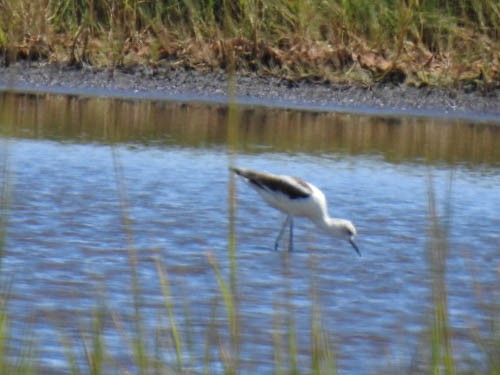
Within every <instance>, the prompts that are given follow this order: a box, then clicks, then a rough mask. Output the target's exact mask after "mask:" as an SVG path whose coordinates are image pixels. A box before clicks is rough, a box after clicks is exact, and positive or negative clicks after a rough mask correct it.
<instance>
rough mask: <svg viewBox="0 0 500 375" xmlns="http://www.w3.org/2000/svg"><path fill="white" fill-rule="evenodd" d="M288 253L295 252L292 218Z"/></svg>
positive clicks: (291, 220)
mask: <svg viewBox="0 0 500 375" xmlns="http://www.w3.org/2000/svg"><path fill="white" fill-rule="evenodd" d="M288 251H293V217H292V216H290V239H289V240H288Z"/></svg>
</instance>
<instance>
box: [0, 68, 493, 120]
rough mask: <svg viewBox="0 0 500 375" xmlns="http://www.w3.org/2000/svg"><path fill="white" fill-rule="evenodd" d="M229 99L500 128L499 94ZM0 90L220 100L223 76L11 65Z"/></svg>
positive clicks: (263, 83) (273, 90)
mask: <svg viewBox="0 0 500 375" xmlns="http://www.w3.org/2000/svg"><path fill="white" fill-rule="evenodd" d="M235 82H236V85H235V89H236V96H237V98H238V101H239V102H242V103H245V104H256V105H268V106H278V107H289V108H302V109H312V110H326V111H341V112H362V113H371V114H386V115H387V114H388V115H390V114H395V115H399V114H411V115H422V116H449V117H457V118H471V119H477V120H485V121H492V122H499V123H500V89H499V88H494V89H490V90H489V91H487V92H484V91H480V90H475V89H474V88H469V90H454V89H448V88H432V87H424V88H415V87H411V86H406V85H393V84H384V85H377V86H374V87H371V88H360V87H351V86H343V85H336V84H324V83H321V84H320V83H314V82H307V81H299V82H290V81H286V80H282V79H278V78H271V77H259V76H256V75H253V76H252V75H237V76H236V79H235ZM0 90H14V91H20V92H23V91H24V92H56V93H68V94H82V95H103V96H117V97H134V98H145V99H170V100H200V101H214V102H225V101H227V93H228V82H227V76H226V74H225V73H223V72H208V73H207V72H197V71H192V70H184V69H178V70H163V71H160V70H154V69H150V68H148V67H143V66H140V67H136V68H133V69H127V70H120V69H115V70H112V71H111V70H102V69H100V70H98V69H93V68H90V67H88V68H71V67H67V66H60V65H56V64H36V65H34V64H27V63H16V64H14V65H11V66H9V67H0Z"/></svg>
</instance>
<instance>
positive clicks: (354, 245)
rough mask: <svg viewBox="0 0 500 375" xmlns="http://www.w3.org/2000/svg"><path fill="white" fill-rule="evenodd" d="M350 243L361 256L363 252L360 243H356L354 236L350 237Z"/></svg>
mask: <svg viewBox="0 0 500 375" xmlns="http://www.w3.org/2000/svg"><path fill="white" fill-rule="evenodd" d="M349 243H350V244H351V245H352V247H354V250H356V252H357V253H358V255H359V256H361V252H360V251H359V247H358V245H356V242H354V238H352V237H351V238H349Z"/></svg>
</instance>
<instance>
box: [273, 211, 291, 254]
mask: <svg viewBox="0 0 500 375" xmlns="http://www.w3.org/2000/svg"><path fill="white" fill-rule="evenodd" d="M291 218H292V217H291V216H290V215H287V217H286V219H285V221H284V222H283V225H282V226H281V229H280V232H279V233H278V237H276V242H275V243H274V250H276V251H277V250H278V246H279V244H280V240H281V237H282V236H283V232H285V228H286V226H287V225H288V222H289V221H290V219H291Z"/></svg>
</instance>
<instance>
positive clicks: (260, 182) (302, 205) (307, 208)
mask: <svg viewBox="0 0 500 375" xmlns="http://www.w3.org/2000/svg"><path fill="white" fill-rule="evenodd" d="M230 170H231V171H232V172H234V173H235V174H236V175H238V176H241V177H243V179H244V180H245V182H247V183H248V184H249V185H250V186H251V187H252V188H254V189H255V190H256V191H257V193H259V195H260V196H261V197H262V198H263V199H264V201H266V202H267V203H268V204H269V205H270V206H271V207H274V208H276V209H277V210H279V211H281V212H283V213H285V214H286V218H285V221H284V222H283V225H282V226H281V229H280V231H279V233H278V237H277V238H276V242H275V244H274V249H275V250H278V247H279V242H280V240H281V238H282V236H283V233H284V231H285V228H286V227H287V225H289V226H290V231H289V236H290V237H289V242H288V244H289V248H288V250H289V251H292V250H293V218H294V217H296V216H299V217H306V218H308V219H309V220H311V221H312V222H313V223H314V224H316V226H317V227H319V228H321V229H323V230H324V231H326V232H327V233H330V234H332V235H334V236H338V237H341V238H344V239H346V240H347V241H349V243H350V244H351V245H352V247H353V248H354V250H355V251H356V253H357V254H358V255H359V256H361V252H360V250H359V248H358V246H357V245H356V243H355V242H354V237H355V236H356V228H355V227H354V225H353V224H352V222H351V221H349V220H345V219H338V218H334V217H330V215H329V214H328V207H327V203H326V198H325V195H324V194H323V192H322V191H321V190H320V189H319V188H317V187H316V186H314V185H313V184H311V183H309V182H307V181H304V180H303V179H301V178H298V177H293V176H287V175H278V174H272V173H267V172H259V171H254V170H251V169H245V168H238V167H231V168H230Z"/></svg>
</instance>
